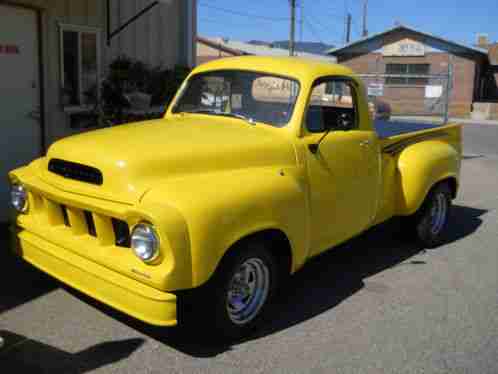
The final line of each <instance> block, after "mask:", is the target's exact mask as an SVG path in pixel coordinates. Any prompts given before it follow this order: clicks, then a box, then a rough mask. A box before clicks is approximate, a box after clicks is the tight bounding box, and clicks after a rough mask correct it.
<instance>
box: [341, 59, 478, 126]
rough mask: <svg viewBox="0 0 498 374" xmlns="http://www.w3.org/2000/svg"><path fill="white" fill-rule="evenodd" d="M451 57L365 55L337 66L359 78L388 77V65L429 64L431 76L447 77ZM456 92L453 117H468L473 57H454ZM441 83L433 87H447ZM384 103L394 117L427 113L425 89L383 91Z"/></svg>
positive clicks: (471, 94) (392, 87)
mask: <svg viewBox="0 0 498 374" xmlns="http://www.w3.org/2000/svg"><path fill="white" fill-rule="evenodd" d="M449 59H450V55H449V54H447V53H428V54H426V55H425V56H422V57H384V56H382V54H381V53H369V54H363V55H341V56H338V63H340V64H344V65H346V66H348V67H350V68H351V69H353V71H355V72H356V73H358V74H373V73H376V72H378V73H381V74H383V73H385V71H386V64H389V63H403V64H430V66H431V67H430V74H444V73H446V72H447V71H448V61H449ZM452 63H453V71H454V74H453V90H452V95H451V100H450V115H452V116H467V115H469V113H470V111H471V104H472V102H473V98H474V84H475V78H476V61H475V60H474V57H472V56H465V55H452ZM445 83H446V82H443V81H439V82H437V83H436V82H434V83H433V84H437V85H443V86H444V85H445ZM384 100H386V101H387V102H389V103H390V105H391V107H392V110H393V113H394V114H396V113H399V114H417V113H424V112H427V102H426V100H425V87H424V86H421V87H415V86H389V85H386V86H385V88H384Z"/></svg>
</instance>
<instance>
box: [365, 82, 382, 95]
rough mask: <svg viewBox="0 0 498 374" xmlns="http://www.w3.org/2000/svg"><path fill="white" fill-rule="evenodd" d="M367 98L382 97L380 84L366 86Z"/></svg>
mask: <svg viewBox="0 0 498 374" xmlns="http://www.w3.org/2000/svg"><path fill="white" fill-rule="evenodd" d="M368 96H375V97H378V96H384V85H383V84H382V83H370V84H369V85H368Z"/></svg>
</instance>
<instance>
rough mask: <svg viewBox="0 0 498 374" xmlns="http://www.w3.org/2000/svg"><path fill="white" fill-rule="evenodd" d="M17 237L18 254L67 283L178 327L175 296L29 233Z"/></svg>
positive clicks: (153, 321) (136, 313)
mask: <svg viewBox="0 0 498 374" xmlns="http://www.w3.org/2000/svg"><path fill="white" fill-rule="evenodd" d="M15 235H16V236H17V238H16V240H15V247H14V250H15V252H16V253H17V254H18V255H19V256H20V257H22V258H23V259H24V260H26V261H27V262H29V263H31V264H32V265H34V266H35V267H37V268H39V269H40V270H42V271H44V272H46V273H48V274H50V275H51V276H53V277H54V278H57V279H58V280H60V281H62V282H63V283H65V284H67V285H69V286H71V287H73V288H75V289H77V290H79V291H81V292H83V293H85V294H87V295H88V296H90V297H92V298H94V299H96V300H98V301H101V302H103V303H104V304H107V305H109V306H111V307H113V308H115V309H117V310H120V311H122V312H124V313H126V314H128V315H130V316H132V317H135V318H137V319H139V320H142V321H144V322H146V323H149V324H152V325H156V326H175V325H176V324H177V317H176V311H177V303H176V296H175V295H173V294H171V293H166V292H162V291H159V290H157V289H154V288H152V287H149V286H147V285H145V284H143V283H140V282H138V281H136V280H134V279H131V278H128V277H125V276H123V275H121V274H119V273H117V272H115V271H113V270H110V269H108V268H106V267H104V266H102V265H99V264H97V263H95V262H92V261H90V260H87V259H85V258H83V257H81V256H78V255H77V254H75V253H73V252H71V251H68V250H66V249H64V248H63V247H60V246H56V245H54V244H52V243H50V242H48V241H46V240H45V239H43V238H41V237H39V236H38V235H35V234H33V233H30V232H28V231H26V230H18V231H17V232H16V233H15Z"/></svg>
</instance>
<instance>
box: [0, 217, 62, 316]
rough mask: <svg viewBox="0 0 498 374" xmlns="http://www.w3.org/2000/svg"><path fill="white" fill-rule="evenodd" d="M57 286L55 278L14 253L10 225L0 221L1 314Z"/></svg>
mask: <svg viewBox="0 0 498 374" xmlns="http://www.w3.org/2000/svg"><path fill="white" fill-rule="evenodd" d="M57 287H59V285H58V284H57V282H56V281H55V280H54V279H52V278H51V277H49V276H48V275H45V274H44V273H42V272H41V271H38V270H37V269H35V268H34V267H32V266H31V265H29V264H27V263H25V262H24V261H22V260H20V259H18V258H16V257H15V256H14V255H13V254H12V252H11V250H10V242H9V232H8V226H7V225H5V224H1V223H0V295H1V297H0V314H1V313H3V312H5V311H7V310H9V309H13V308H15V307H17V306H19V305H22V304H24V303H27V302H29V301H31V300H33V299H36V298H38V297H40V296H42V295H44V294H46V293H49V292H51V291H53V290H54V289H56V288H57Z"/></svg>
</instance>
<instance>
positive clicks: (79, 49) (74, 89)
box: [60, 25, 100, 106]
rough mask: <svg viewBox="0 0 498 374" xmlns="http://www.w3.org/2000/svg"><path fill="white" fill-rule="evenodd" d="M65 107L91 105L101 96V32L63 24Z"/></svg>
mask: <svg viewBox="0 0 498 374" xmlns="http://www.w3.org/2000/svg"><path fill="white" fill-rule="evenodd" d="M60 45H61V47H60V53H61V56H60V59H61V88H62V104H63V105H64V106H87V105H91V104H94V103H95V102H96V101H97V99H98V95H99V89H98V87H99V76H100V31H99V30H98V29H93V28H89V27H83V26H73V25H60Z"/></svg>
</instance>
